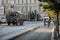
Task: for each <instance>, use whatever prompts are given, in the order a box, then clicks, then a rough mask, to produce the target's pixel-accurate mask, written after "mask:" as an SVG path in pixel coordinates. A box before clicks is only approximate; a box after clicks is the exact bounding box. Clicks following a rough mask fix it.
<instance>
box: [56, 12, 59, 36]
mask: <svg viewBox="0 0 60 40" xmlns="http://www.w3.org/2000/svg"><path fill="white" fill-rule="evenodd" d="M56 12H57V13H56V31H57V35H58V36H59V11H56Z"/></svg>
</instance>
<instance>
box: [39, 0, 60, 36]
mask: <svg viewBox="0 0 60 40" xmlns="http://www.w3.org/2000/svg"><path fill="white" fill-rule="evenodd" d="M39 1H42V2H47V3H48V4H50V6H49V7H48V8H50V9H51V10H54V11H55V13H56V31H57V33H58V37H59V11H60V0H39Z"/></svg>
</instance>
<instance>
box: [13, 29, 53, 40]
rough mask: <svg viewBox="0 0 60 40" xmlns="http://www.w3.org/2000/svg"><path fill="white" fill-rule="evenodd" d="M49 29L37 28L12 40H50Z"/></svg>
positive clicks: (50, 31)
mask: <svg viewBox="0 0 60 40" xmlns="http://www.w3.org/2000/svg"><path fill="white" fill-rule="evenodd" d="M51 34H52V29H51V28H39V29H36V30H34V31H31V32H29V33H27V34H25V35H23V36H20V37H17V38H15V39H13V40H51Z"/></svg>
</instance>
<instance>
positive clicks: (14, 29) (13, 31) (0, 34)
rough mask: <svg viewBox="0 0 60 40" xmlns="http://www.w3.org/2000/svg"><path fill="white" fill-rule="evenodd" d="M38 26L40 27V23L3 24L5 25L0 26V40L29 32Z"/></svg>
mask: <svg viewBox="0 0 60 40" xmlns="http://www.w3.org/2000/svg"><path fill="white" fill-rule="evenodd" d="M37 27H39V25H37V24H25V25H23V26H8V25H3V27H2V28H0V40H7V39H10V38H12V37H14V36H17V35H20V34H22V33H25V32H28V31H29V30H33V29H34V28H37Z"/></svg>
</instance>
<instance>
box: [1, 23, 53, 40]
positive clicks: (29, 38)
mask: <svg viewBox="0 0 60 40" xmlns="http://www.w3.org/2000/svg"><path fill="white" fill-rule="evenodd" d="M33 26H40V28H39V29H37V30H34V31H32V32H29V33H27V34H25V35H23V36H22V37H19V38H17V39H15V40H18V39H19V40H35V39H36V40H38V39H39V38H40V39H39V40H43V39H45V38H46V40H47V37H48V39H50V37H51V31H50V30H52V29H51V28H52V27H53V25H52V24H51V25H50V27H47V26H44V23H43V22H25V23H24V24H23V25H22V26H13V25H10V26H8V25H7V24H6V25H5V24H4V25H2V28H0V39H4V40H5V38H8V37H11V34H13V35H15V34H16V33H17V32H18V34H20V32H23V31H25V30H26V29H28V28H32V27H33ZM49 35H50V36H49ZM23 38H24V39H23Z"/></svg>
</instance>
